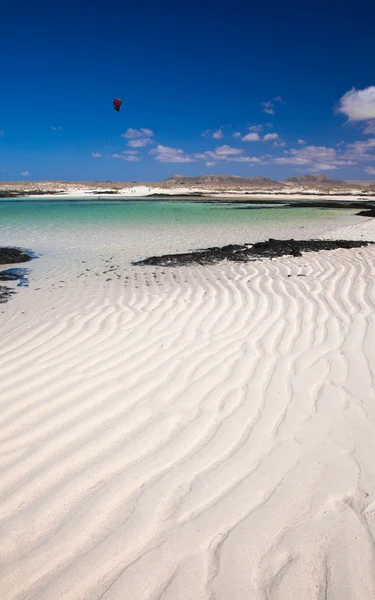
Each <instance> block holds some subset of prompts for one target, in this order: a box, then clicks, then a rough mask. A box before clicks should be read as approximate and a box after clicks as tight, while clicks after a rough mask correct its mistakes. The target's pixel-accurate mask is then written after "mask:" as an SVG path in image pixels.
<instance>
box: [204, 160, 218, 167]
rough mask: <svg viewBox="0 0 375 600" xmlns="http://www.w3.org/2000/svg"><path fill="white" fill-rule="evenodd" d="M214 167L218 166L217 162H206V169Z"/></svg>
mask: <svg viewBox="0 0 375 600" xmlns="http://www.w3.org/2000/svg"><path fill="white" fill-rule="evenodd" d="M214 165H216V162H215V161H213V160H208V161H207V162H206V167H213V166H214Z"/></svg>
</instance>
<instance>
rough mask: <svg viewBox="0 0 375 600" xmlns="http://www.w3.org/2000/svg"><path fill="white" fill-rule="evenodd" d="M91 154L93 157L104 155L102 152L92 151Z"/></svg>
mask: <svg viewBox="0 0 375 600" xmlns="http://www.w3.org/2000/svg"><path fill="white" fill-rule="evenodd" d="M91 156H92V157H93V158H101V157H102V155H101V154H100V152H91Z"/></svg>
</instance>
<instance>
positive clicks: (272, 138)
mask: <svg viewBox="0 0 375 600" xmlns="http://www.w3.org/2000/svg"><path fill="white" fill-rule="evenodd" d="M263 142H273V144H272V146H275V147H277V148H283V147H284V146H286V143H285V142H284V140H282V139H281V138H280V136H279V134H278V133H267V134H266V135H265V136H264V138H263Z"/></svg>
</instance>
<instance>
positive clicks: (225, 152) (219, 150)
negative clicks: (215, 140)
mask: <svg viewBox="0 0 375 600" xmlns="http://www.w3.org/2000/svg"><path fill="white" fill-rule="evenodd" d="M242 152H243V150H241V148H233V147H232V146H228V145H227V144H224V145H223V146H217V147H216V148H215V153H216V154H217V155H218V156H233V155H237V154H241V153H242Z"/></svg>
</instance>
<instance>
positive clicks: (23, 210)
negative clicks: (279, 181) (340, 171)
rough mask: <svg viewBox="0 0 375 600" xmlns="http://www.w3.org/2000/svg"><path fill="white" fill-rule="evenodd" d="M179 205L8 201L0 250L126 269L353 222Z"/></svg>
mask: <svg viewBox="0 0 375 600" xmlns="http://www.w3.org/2000/svg"><path fill="white" fill-rule="evenodd" d="M244 206H245V205H243V204H242V205H237V206H236V205H233V204H229V203H226V202H225V201H221V203H220V204H218V203H203V202H185V201H184V202H181V201H170V200H168V201H164V202H163V201H162V200H144V201H133V200H131V201H129V200H127V201H119V200H92V199H90V200H82V198H81V199H72V198H69V199H67V198H63V199H56V198H54V199H52V200H51V199H50V200H47V199H42V200H30V199H22V200H20V199H13V200H1V201H0V245H15V246H22V247H25V248H29V249H31V250H33V251H34V252H36V253H40V254H41V255H44V256H53V255H56V256H60V257H61V256H64V257H65V259H69V255H71V256H74V257H77V256H78V254H79V255H80V258H82V257H83V256H84V257H85V258H86V257H88V258H92V257H93V256H94V255H95V254H96V255H99V254H100V255H101V256H103V254H104V253H106V252H108V253H111V254H113V252H116V253H117V255H119V254H121V258H122V259H123V260H125V261H129V262H131V261H132V260H138V259H140V258H145V257H146V256H148V255H150V254H157V253H166V252H179V251H188V250H191V249H196V248H205V247H208V246H213V245H224V244H227V243H244V242H255V241H259V240H263V239H268V237H278V238H284V239H285V238H287V237H295V238H306V237H319V236H321V235H322V234H324V232H325V231H329V230H332V229H334V228H336V227H337V228H338V227H341V226H342V225H345V224H348V225H349V224H352V223H353V222H356V219H358V218H356V217H353V213H354V212H355V211H348V210H341V209H332V210H331V209H328V210H327V209H324V210H322V209H317V208H288V207H285V206H280V205H278V206H277V205H276V206H275V205H273V206H272V205H270V204H264V205H252V204H251V203H249V204H247V205H246V207H247V208H246V209H244Z"/></svg>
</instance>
